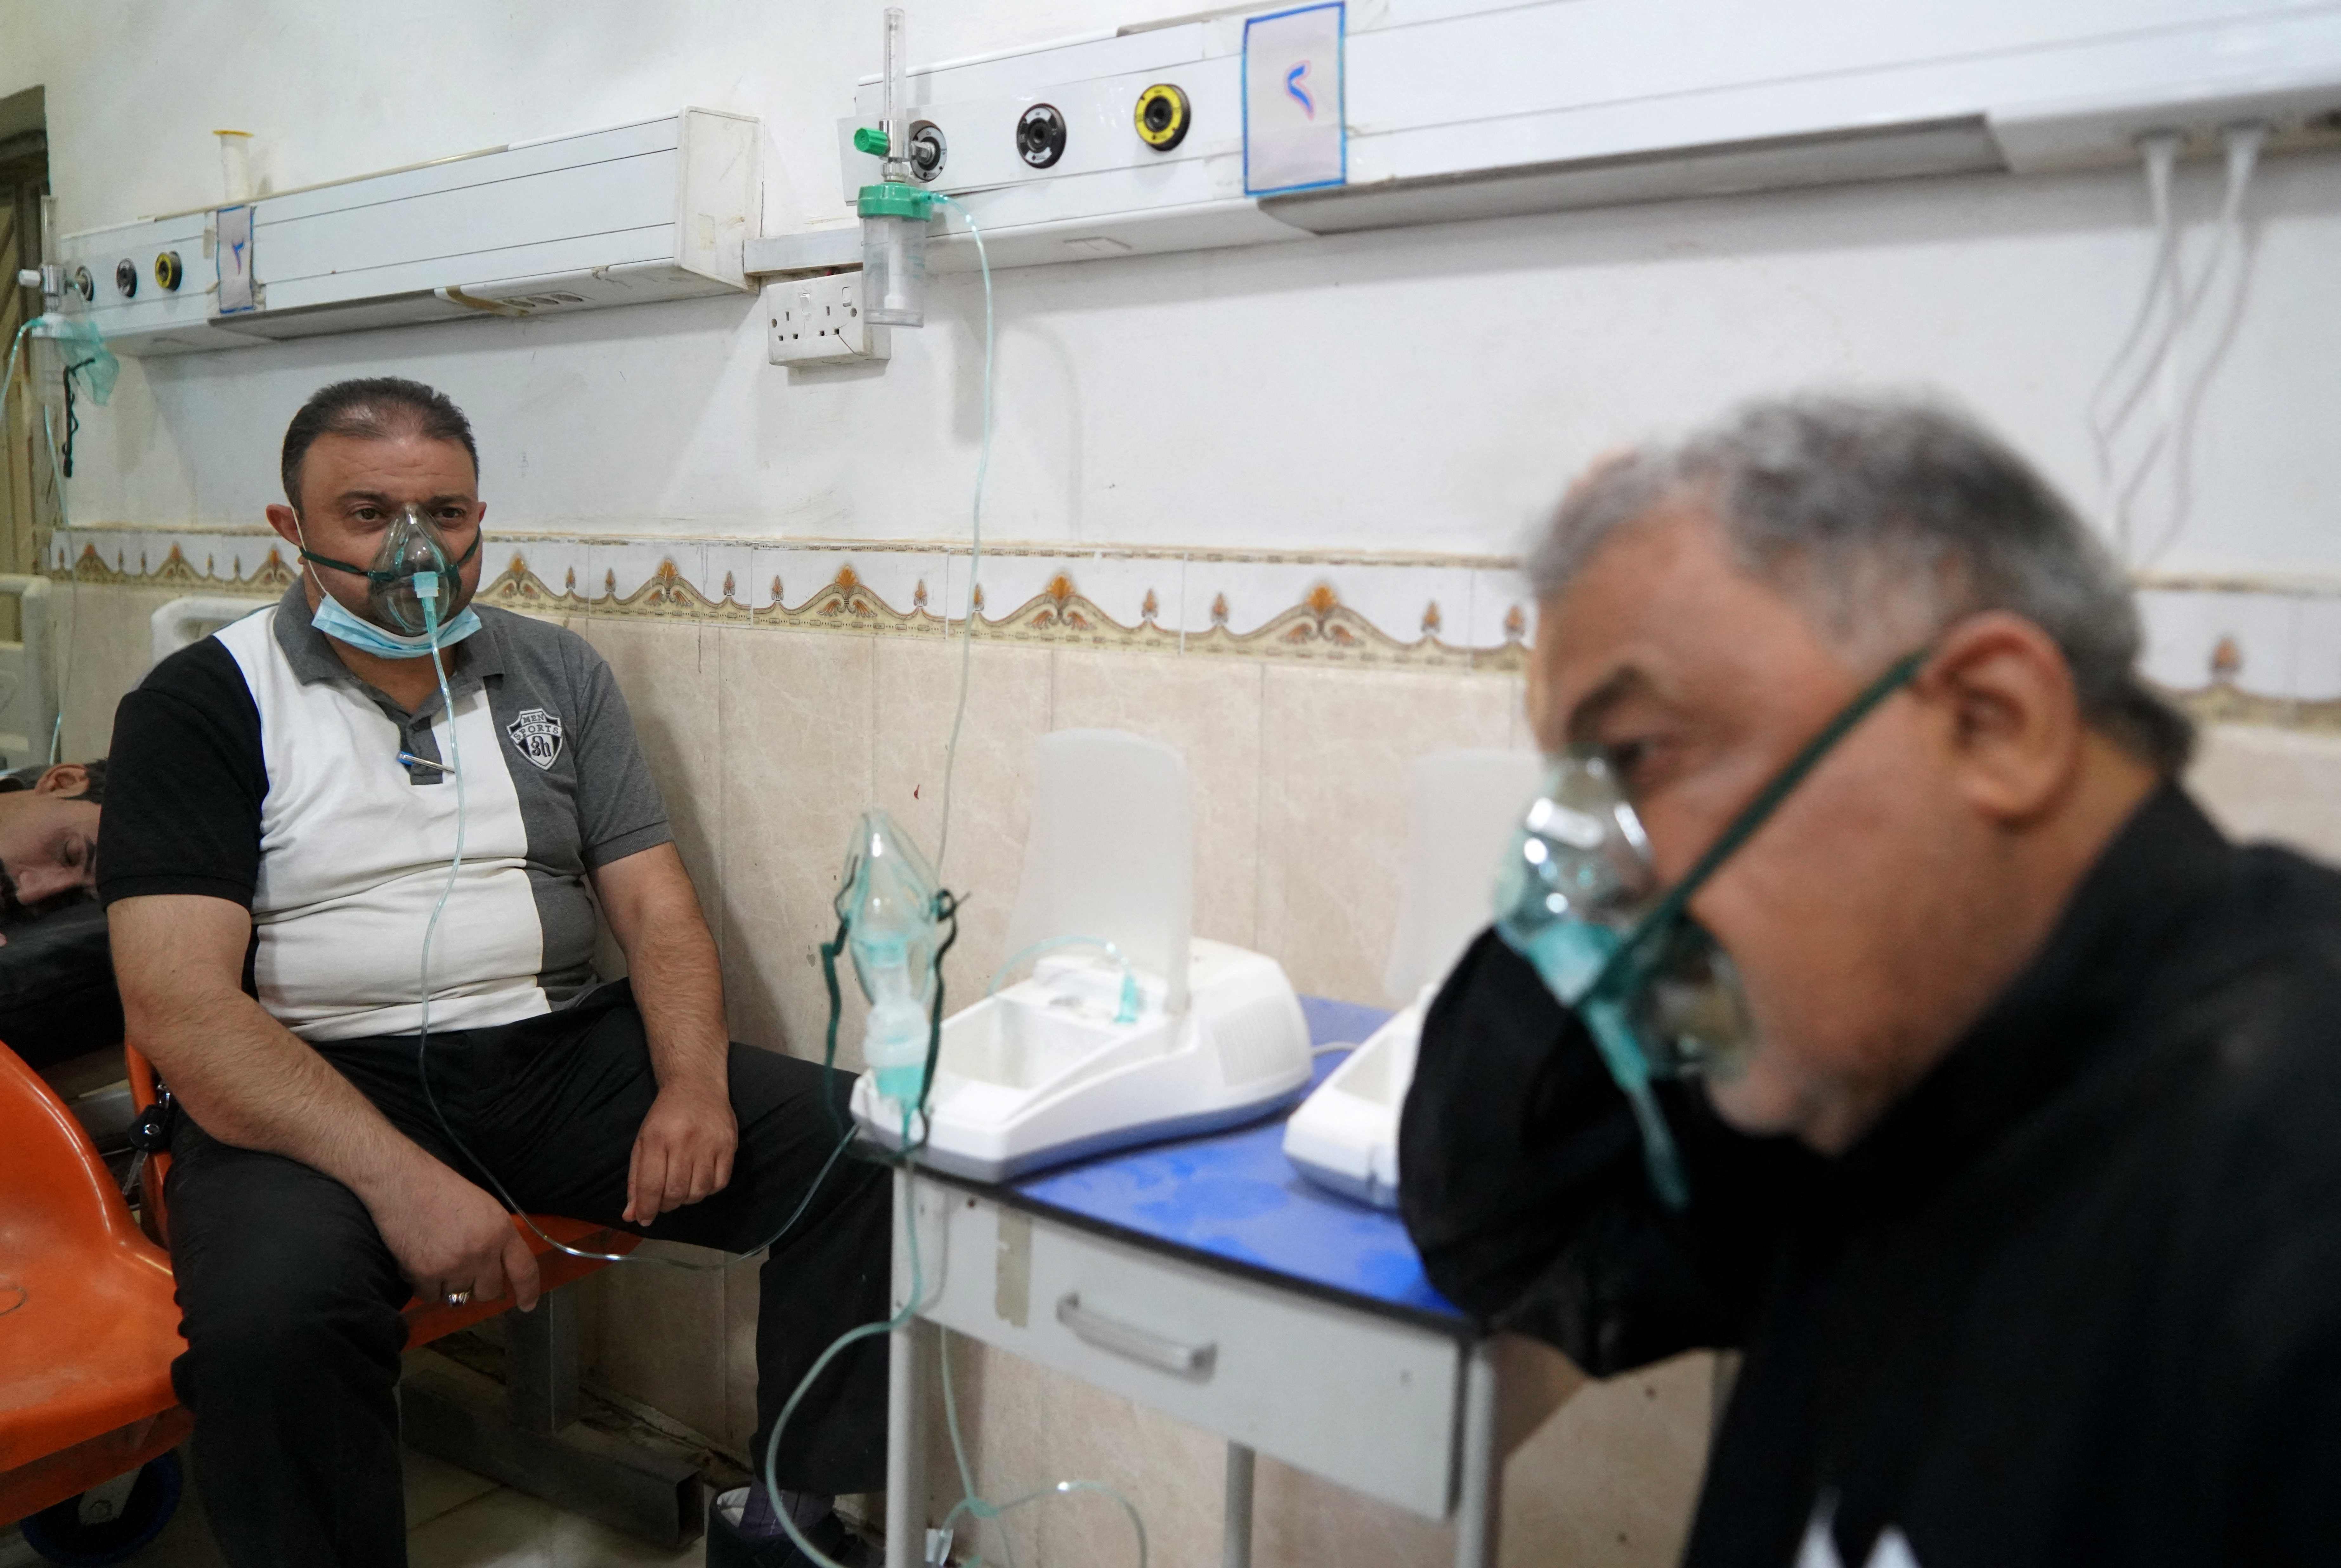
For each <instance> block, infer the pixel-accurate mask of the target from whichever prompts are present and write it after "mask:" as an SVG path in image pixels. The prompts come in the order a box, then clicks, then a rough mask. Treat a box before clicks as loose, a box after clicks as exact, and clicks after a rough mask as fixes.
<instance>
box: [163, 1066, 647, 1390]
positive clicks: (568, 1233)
mask: <svg viewBox="0 0 2341 1568" xmlns="http://www.w3.org/2000/svg"><path fill="white" fill-rule="evenodd" d="M122 1055H123V1059H124V1062H125V1065H126V1066H127V1067H128V1069H129V1076H130V1100H131V1104H134V1105H135V1106H136V1107H137V1108H138V1110H139V1111H140V1112H141V1113H142V1114H143V1113H144V1111H145V1109H146V1108H147V1107H148V1106H149V1105H152V1104H154V1099H155V1094H156V1088H155V1080H154V1064H152V1063H151V1062H149V1061H147V1060H146V1058H145V1057H144V1056H143V1055H141V1054H139V1052H138V1047H136V1046H135V1045H125V1046H124V1047H123V1048H122ZM170 1170H171V1156H170V1155H168V1154H149V1155H148V1156H147V1157H146V1169H145V1175H144V1183H145V1185H144V1189H143V1193H144V1200H145V1202H144V1207H145V1212H146V1214H147V1216H148V1219H149V1222H150V1223H151V1224H152V1226H153V1228H154V1238H155V1239H156V1240H157V1241H160V1242H164V1243H168V1241H169V1238H170V1234H171V1232H170V1219H169V1211H168V1210H167V1208H166V1207H165V1205H164V1179H165V1178H166V1177H167V1176H168V1175H169V1174H170ZM529 1219H530V1220H531V1221H532V1222H533V1223H534V1224H535V1226H536V1228H537V1230H541V1231H543V1233H544V1234H545V1235H547V1236H551V1237H552V1238H553V1240H554V1241H557V1242H560V1243H563V1245H565V1246H572V1247H575V1248H577V1249H578V1250H579V1251H581V1252H588V1253H611V1254H613V1255H614V1256H623V1254H625V1253H631V1252H633V1250H634V1249H635V1248H636V1247H638V1246H640V1245H642V1241H643V1239H642V1237H640V1236H638V1235H635V1234H634V1233H633V1232H631V1231H622V1230H617V1229H614V1228H613V1227H611V1226H608V1225H597V1224H594V1223H592V1222H590V1221H587V1220H568V1219H563V1218H561V1217H559V1216H558V1215H553V1214H532V1215H530V1216H529ZM513 1229H515V1230H517V1231H519V1232H520V1239H521V1240H522V1241H524V1242H526V1243H528V1250H529V1251H530V1252H532V1253H535V1254H536V1269H537V1274H538V1277H539V1278H540V1279H541V1280H542V1281H543V1287H544V1289H546V1290H547V1291H553V1290H558V1289H559V1288H560V1287H562V1286H563V1285H565V1284H568V1283H572V1282H573V1281H575V1280H581V1279H583V1278H584V1277H585V1276H586V1275H587V1274H590V1273H593V1271H594V1270H596V1269H603V1268H607V1267H609V1266H610V1265H609V1264H607V1263H603V1262H602V1261H600V1260H599V1259H593V1258H573V1257H571V1256H570V1255H569V1254H568V1253H564V1252H561V1251H559V1250H558V1249H556V1248H553V1247H551V1246H548V1245H547V1244H546V1243H545V1242H544V1239H543V1236H539V1235H538V1234H536V1233H535V1232H534V1231H532V1230H530V1229H529V1228H528V1226H527V1225H525V1224H523V1223H521V1222H520V1220H518V1219H517V1218H515V1219H514V1220H513ZM511 1308H512V1298H511V1297H509V1296H505V1297H502V1298H499V1299H498V1300H495V1301H488V1302H472V1303H468V1304H466V1305H463V1306H459V1307H451V1306H449V1305H447V1304H446V1303H444V1302H435V1301H424V1300H423V1298H422V1297H420V1296H417V1297H416V1298H415V1299H414V1300H413V1301H411V1302H409V1303H406V1343H407V1347H408V1348H409V1349H413V1347H414V1346H416V1345H423V1344H429V1343H431V1342H432V1341H433V1340H434V1339H438V1338H441V1337H442V1336H443V1335H446V1334H451V1333H455V1332H456V1331H457V1330H459V1329H466V1328H469V1327H471V1326H472V1325H473V1323H485V1322H486V1321H487V1320H488V1319H490V1318H492V1317H495V1316H497V1315H499V1314H501V1313H505V1312H508V1311H510V1310H511Z"/></svg>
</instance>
